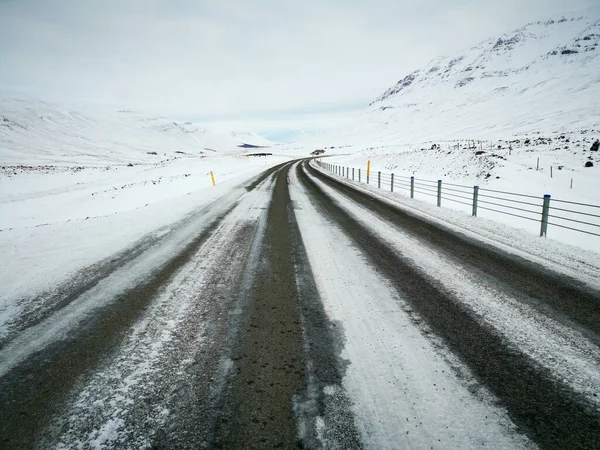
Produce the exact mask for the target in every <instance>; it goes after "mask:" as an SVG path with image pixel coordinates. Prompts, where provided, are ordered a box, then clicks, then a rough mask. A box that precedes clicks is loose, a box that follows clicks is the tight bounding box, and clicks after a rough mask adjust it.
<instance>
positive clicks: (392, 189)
mask: <svg viewBox="0 0 600 450" xmlns="http://www.w3.org/2000/svg"><path fill="white" fill-rule="evenodd" d="M390 190H391V191H392V192H394V174H392V183H391V185H390Z"/></svg>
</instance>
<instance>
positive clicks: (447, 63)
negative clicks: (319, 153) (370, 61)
mask: <svg viewBox="0 0 600 450" xmlns="http://www.w3.org/2000/svg"><path fill="white" fill-rule="evenodd" d="M599 43H600V8H593V9H590V10H588V11H587V12H586V14H585V15H572V16H564V17H559V18H556V19H552V20H546V21H539V22H534V23H530V24H527V25H525V26H524V27H522V28H520V29H518V30H515V31H513V32H511V33H506V34H504V35H502V36H495V37H493V38H490V39H489V40H487V41H485V42H483V43H481V44H479V45H477V46H475V47H472V48H470V49H468V50H466V51H463V52H461V53H459V54H457V55H453V56H449V57H441V58H437V59H435V60H433V61H431V62H430V63H429V64H428V65H427V66H426V67H424V68H422V69H419V70H415V71H413V72H412V73H410V74H408V75H406V76H405V77H403V78H402V79H401V80H400V81H398V83H396V84H395V85H394V86H392V87H391V88H389V89H388V90H387V91H385V92H384V93H383V94H382V95H381V96H380V97H379V98H377V99H376V100H375V101H374V102H373V103H371V105H369V107H368V109H367V110H366V111H365V113H364V114H362V116H361V117H360V118H359V119H358V120H357V121H356V122H354V123H352V124H350V125H349V126H346V127H344V128H343V129H340V130H337V131H336V132H335V133H333V134H331V135H330V136H328V142H331V143H332V144H337V145H340V144H341V145H347V144H352V145H357V144H359V143H367V142H368V143H371V144H372V143H373V140H374V139H375V138H376V139H377V140H378V141H381V142H383V143H386V142H395V141H398V140H399V141H401V142H404V143H407V142H424V141H433V140H446V139H483V140H489V139H498V138H506V137H507V136H509V135H510V136H512V135H516V134H519V133H533V132H537V131H540V132H543V133H548V132H558V133H562V132H569V131H575V130H582V129H594V128H600V118H599V116H598V114H597V106H598V105H597V101H598V100H597V99H598V98H600V75H599V74H600V46H599Z"/></svg>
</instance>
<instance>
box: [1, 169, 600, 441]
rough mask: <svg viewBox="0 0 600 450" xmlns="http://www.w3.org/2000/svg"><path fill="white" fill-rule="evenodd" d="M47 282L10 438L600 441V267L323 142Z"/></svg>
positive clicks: (23, 358) (23, 354)
mask: <svg viewBox="0 0 600 450" xmlns="http://www.w3.org/2000/svg"><path fill="white" fill-rule="evenodd" d="M39 301H40V303H43V304H44V305H47V306H45V307H44V308H42V309H38V310H36V313H35V314H33V313H32V314H30V315H26V316H24V317H23V319H22V323H21V324H20V326H19V327H17V328H16V331H15V332H14V333H13V334H12V335H10V336H9V338H8V339H7V340H6V341H4V342H1V343H0V345H1V347H0V405H1V406H2V407H1V408H0V447H1V448H7V449H9V448H10V449H20V448H23V449H30V448H211V449H212V448H223V449H238V448H239V449H245V448H257V449H263V448H282V449H291V448H339V449H358V448H377V449H379V448H391V449H393V448H473V447H476V446H477V447H486V448H536V447H539V448H549V449H570V448H581V449H595V448H600V399H599V398H598V396H599V395H600V348H598V347H599V345H600V333H599V331H600V291H599V290H598V286H592V285H590V284H589V283H588V284H586V283H584V282H583V281H580V280H578V279H575V278H573V277H569V276H567V275H565V274H562V273H558V272H554V271H552V270H550V269H549V268H547V267H545V266H544V265H543V264H541V263H539V262H533V260H530V259H526V258H523V257H519V256H515V255H513V254H509V253H507V252H505V251H503V250H500V249H498V248H495V247H493V246H491V245H489V244H484V243H482V242H480V241H477V240H475V239H473V238H470V237H468V236H467V235H463V234H460V233H457V232H455V231H452V230H450V229H448V228H446V227H444V226H443V225H440V224H436V223H434V222H432V221H429V220H425V219H423V218H422V217H419V216H418V215H414V214H412V213H411V212H409V211H403V210H401V209H398V208H397V207H394V206H391V205H390V204H389V203H387V202H385V201H382V200H378V199H376V198H374V197H373V196H371V195H369V194H367V193H365V192H362V191H359V190H356V189H354V188H353V187H351V186H349V185H347V184H345V183H342V182H340V181H339V180H336V179H335V178H333V177H329V176H327V175H326V174H324V173H322V172H320V171H319V170H318V169H317V168H315V167H313V166H311V165H310V164H309V163H308V161H301V162H292V163H286V164H282V165H279V166H276V167H274V168H272V169H269V170H268V171H266V172H265V173H264V174H263V175H261V176H260V177H258V178H257V179H255V180H252V181H251V182H249V183H247V185H245V186H240V187H239V189H238V190H237V191H234V192H233V193H232V194H231V195H229V196H227V198H223V199H220V200H219V201H216V202H214V203H212V204H210V205H207V206H206V207H205V208H204V209H202V210H201V211H198V212H196V213H194V214H191V215H190V216H188V217H186V218H185V219H184V220H183V221H181V222H180V223H178V224H175V225H174V226H173V227H172V228H171V231H170V232H169V233H166V234H162V235H156V236H148V237H147V238H146V239H144V240H142V241H140V242H136V243H133V244H132V247H131V248H129V249H125V250H124V251H123V252H122V253H121V254H119V255H115V256H114V257H113V258H111V259H110V260H107V261H102V262H100V263H98V264H97V265H95V266H93V267H90V268H88V269H86V270H85V271H82V273H80V274H78V276H77V277H75V278H74V279H73V280H71V281H69V282H68V283H66V284H65V285H63V286H59V287H57V289H56V290H55V291H53V292H51V293H48V294H47V295H46V296H45V297H43V298H40V299H39Z"/></svg>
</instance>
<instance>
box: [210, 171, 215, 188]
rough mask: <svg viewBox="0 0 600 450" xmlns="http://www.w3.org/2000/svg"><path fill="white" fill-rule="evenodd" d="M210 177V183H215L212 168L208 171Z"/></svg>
mask: <svg viewBox="0 0 600 450" xmlns="http://www.w3.org/2000/svg"><path fill="white" fill-rule="evenodd" d="M210 179H211V181H212V185H213V186H214V185H215V175H214V174H213V172H212V170H211V171H210Z"/></svg>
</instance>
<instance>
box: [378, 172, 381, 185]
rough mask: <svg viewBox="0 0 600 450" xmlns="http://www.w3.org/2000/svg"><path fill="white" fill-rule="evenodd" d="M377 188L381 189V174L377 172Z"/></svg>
mask: <svg viewBox="0 0 600 450" xmlns="http://www.w3.org/2000/svg"><path fill="white" fill-rule="evenodd" d="M377 188H378V189H381V172H377Z"/></svg>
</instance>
